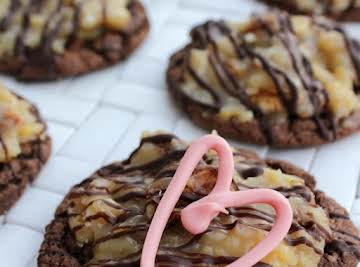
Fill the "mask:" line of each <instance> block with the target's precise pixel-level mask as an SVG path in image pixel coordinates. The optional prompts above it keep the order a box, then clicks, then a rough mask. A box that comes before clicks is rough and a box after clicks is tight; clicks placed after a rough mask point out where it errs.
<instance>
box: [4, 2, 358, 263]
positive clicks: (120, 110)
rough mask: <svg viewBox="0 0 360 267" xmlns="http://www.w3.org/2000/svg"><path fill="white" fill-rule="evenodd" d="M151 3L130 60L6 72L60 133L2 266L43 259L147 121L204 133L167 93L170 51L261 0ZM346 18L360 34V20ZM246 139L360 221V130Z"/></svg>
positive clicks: (10, 230) (14, 217)
mask: <svg viewBox="0 0 360 267" xmlns="http://www.w3.org/2000/svg"><path fill="white" fill-rule="evenodd" d="M145 5H146V7H147V11H148V14H149V17H150V20H151V23H152V31H151V33H150V35H149V37H148V39H147V40H146V42H145V44H144V45H143V46H142V48H141V49H139V50H138V51H137V52H136V53H135V54H134V55H133V56H132V57H131V58H130V59H129V60H128V61H127V62H125V63H123V64H119V65H117V66H115V67H113V68H110V69H107V70H104V71H100V72H97V73H94V74H90V75H87V76H84V77H81V78H75V79H69V80H65V81H61V82H55V83H45V84H31V85H27V84H23V83H18V82H15V81H14V80H12V79H11V78H9V77H5V76H1V77H0V80H1V81H2V82H4V83H5V84H6V85H7V86H9V87H11V88H13V89H14V90H15V91H16V92H18V93H20V94H22V95H24V96H26V97H27V98H29V99H30V100H31V101H33V102H35V103H36V104H37V105H38V106H39V108H40V110H41V111H42V114H43V116H44V117H45V118H46V120H47V121H48V124H49V131H50V134H51V136H52V138H53V153H52V158H51V160H50V161H49V163H48V164H47V166H46V167H45V168H44V170H43V172H42V173H41V175H40V177H39V178H38V179H37V180H36V182H35V183H34V184H33V185H32V186H31V187H29V188H28V189H27V191H26V192H25V194H24V195H23V196H22V198H21V199H20V200H19V202H18V203H17V204H16V205H15V206H14V207H13V208H12V209H11V210H10V212H9V213H8V214H7V215H6V216H3V217H2V218H1V217H0V266H1V267H24V266H25V267H35V266H37V263H36V258H37V252H38V249H39V247H40V244H41V242H42V239H43V233H44V228H45V226H46V225H47V224H48V223H49V222H50V220H51V219H52V217H53V213H54V210H55V208H56V207H57V205H58V204H59V203H60V202H61V200H62V199H63V197H64V195H65V194H66V192H67V191H68V190H69V188H70V187H71V186H72V185H74V184H75V183H78V182H80V181H81V180H83V179H84V178H85V177H86V176H87V175H89V174H91V173H92V172H93V171H95V170H96V169H97V168H99V167H100V166H101V165H103V164H106V163H109V162H112V161H115V160H120V159H124V158H126V157H127V156H128V155H129V153H130V152H131V151H132V149H134V148H135V147H136V146H137V145H138V142H139V137H140V133H141V132H142V131H144V130H158V129H162V130H168V131H173V132H175V133H176V134H178V135H179V136H180V137H182V138H185V139H187V140H191V139H193V138H195V137H198V136H200V135H201V134H203V133H205V132H204V131H203V130H200V129H199V128H197V127H196V126H194V125H193V124H192V123H191V122H190V121H189V120H188V119H187V118H186V117H185V116H184V115H183V114H181V113H180V112H178V111H177V110H176V109H175V108H174V107H173V105H172V103H171V101H170V99H169V97H168V95H167V91H166V90H165V81H164V77H165V76H164V75H165V74H164V71H165V69H166V66H167V62H168V58H169V55H170V54H171V53H172V52H174V51H175V50H176V49H177V48H180V47H181V46H182V45H183V44H184V43H185V42H186V40H187V38H188V31H189V29H190V28H191V26H192V25H193V24H194V23H200V22H202V21H204V20H205V19H207V18H230V19H238V20H244V19H246V18H247V16H248V15H250V14H251V13H253V12H256V11H261V10H263V9H264V6H262V5H260V4H257V3H254V2H253V1H251V0H246V1H245V0H221V1H220V0H211V1H209V0H197V1H195V0H147V1H145ZM346 27H347V28H348V29H349V30H350V31H351V33H352V34H353V35H355V36H356V35H357V36H359V37H360V25H359V26H358V25H356V24H352V25H346ZM237 144H238V143H237ZM240 145H241V144H240ZM246 146H247V147H252V148H255V149H256V150H257V151H258V152H259V153H260V154H261V155H262V156H269V157H275V158H280V159H285V160H289V161H291V162H293V163H295V164H297V165H299V166H301V167H303V168H305V169H306V170H309V171H310V172H311V173H313V174H314V175H315V176H316V178H317V181H318V186H319V187H320V188H321V189H322V190H324V191H326V193H328V194H329V195H330V196H332V197H334V198H335V199H336V200H337V201H338V202H339V203H341V204H342V205H343V206H344V207H346V208H347V209H348V210H349V212H351V215H352V219H353V220H354V221H355V222H356V224H357V225H358V226H360V199H358V197H359V196H360V195H359V192H360V190H359V186H358V180H359V174H360V134H356V135H353V136H352V137H350V138H348V139H345V140H343V141H340V142H337V143H336V144H331V145H326V146H322V147H320V148H311V149H304V150H293V151H278V150H273V149H269V148H266V147H254V146H249V145H246Z"/></svg>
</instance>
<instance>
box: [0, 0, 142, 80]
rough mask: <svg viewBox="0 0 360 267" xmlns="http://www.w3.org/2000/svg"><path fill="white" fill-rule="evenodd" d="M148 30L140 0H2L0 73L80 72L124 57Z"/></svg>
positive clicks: (33, 76) (46, 76) (49, 75)
mask: <svg viewBox="0 0 360 267" xmlns="http://www.w3.org/2000/svg"><path fill="white" fill-rule="evenodd" d="M148 31H149V23H148V20H147V17H146V14H145V10H144V7H143V6H142V4H141V3H140V2H139V1H138V0H45V1H32V0H3V1H1V3H0V71H1V72H5V73H10V74H12V75H14V76H16V77H17V78H19V79H22V80H53V79H58V78H63V77H66V76H76V75H81V74H84V73H87V72H90V71H94V70H97V69H101V68H104V67H106V66H109V65H112V64H115V63H117V62H119V61H121V60H123V59H125V58H126V57H127V56H128V55H129V54H130V53H131V52H133V51H134V50H135V49H136V48H137V47H138V46H139V45H140V44H141V43H142V41H143V40H144V38H145V36H146V35H147V33H148Z"/></svg>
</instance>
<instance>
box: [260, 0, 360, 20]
mask: <svg viewBox="0 0 360 267" xmlns="http://www.w3.org/2000/svg"><path fill="white" fill-rule="evenodd" d="M262 1H263V2H266V3H268V4H270V5H274V6H277V7H280V8H284V9H286V10H287V11H288V12H290V13H293V14H308V15H325V16H328V17H330V18H333V19H337V20H343V21H359V20H360V1H359V0H330V1H328V0H310V1H306V0H262Z"/></svg>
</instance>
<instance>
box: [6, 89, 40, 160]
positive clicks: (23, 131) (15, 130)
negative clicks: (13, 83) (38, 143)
mask: <svg viewBox="0 0 360 267" xmlns="http://www.w3.org/2000/svg"><path fill="white" fill-rule="evenodd" d="M44 128H45V126H44V124H43V123H41V122H40V121H39V118H38V117H37V114H35V113H34V111H33V107H32V106H31V105H30V104H29V103H28V102H26V101H25V100H23V99H20V98H18V97H17V96H15V95H14V94H12V93H11V92H9V91H8V90H7V89H6V88H5V87H3V86H1V85H0V132H1V136H0V140H1V142H0V144H1V145H0V162H7V161H9V160H11V159H13V158H15V157H16V156H18V155H19V154H21V144H23V143H27V142H30V141H34V140H36V139H37V138H40V137H41V136H42V134H43V132H44Z"/></svg>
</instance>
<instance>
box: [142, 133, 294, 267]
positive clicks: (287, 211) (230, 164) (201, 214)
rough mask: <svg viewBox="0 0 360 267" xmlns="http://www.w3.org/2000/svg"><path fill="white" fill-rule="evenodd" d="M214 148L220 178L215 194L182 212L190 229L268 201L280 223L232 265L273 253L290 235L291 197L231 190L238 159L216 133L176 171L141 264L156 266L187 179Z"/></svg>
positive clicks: (242, 265) (191, 149)
mask: <svg viewBox="0 0 360 267" xmlns="http://www.w3.org/2000/svg"><path fill="white" fill-rule="evenodd" d="M209 149H214V150H215V151H216V152H217V153H218V156H219V159H220V162H219V171H218V178H217V182H216V185H215V187H214V189H213V190H212V191H211V193H210V194H209V195H208V196H206V197H204V198H202V199H200V200H198V201H196V202H193V203H191V204H190V205H188V206H187V207H186V208H184V209H183V210H182V211H181V221H182V224H183V226H184V227H185V229H186V230H187V231H189V232H190V233H192V234H194V235H196V234H201V233H203V232H205V231H206V230H207V228H208V226H209V224H210V223H211V221H212V220H213V219H214V218H215V217H216V216H217V215H218V214H219V213H220V212H222V213H227V210H226V208H230V207H241V206H244V205H249V204H255V203H264V204H269V205H271V206H272V207H273V208H274V209H275V211H276V222H275V223H274V226H273V227H272V229H271V231H270V232H269V234H268V236H267V237H266V238H265V239H264V240H263V241H261V242H260V243H259V244H257V245H256V246H255V247H254V248H253V249H252V250H250V251H249V252H248V253H247V254H245V255H244V256H242V257H241V258H240V259H238V260H236V261H235V262H233V263H231V264H230V265H228V267H249V266H252V265H254V264H256V263H257V262H259V261H260V260H261V259H262V258H264V257H265V256H266V255H267V254H269V253H270V252H271V251H272V250H273V249H274V248H275V247H276V246H277V245H278V244H279V243H280V242H281V241H282V240H283V238H284V237H285V236H286V234H287V232H288V231H289V229H290V226H291V223H292V210H291V206H290V204H289V202H288V200H287V199H286V198H285V197H284V196H283V195H282V194H280V193H278V192H277V191H275V190H271V189H251V190H245V191H236V192H234V191H230V186H231V182H232V177H233V174H234V160H233V154H232V151H231V148H230V146H229V145H228V144H227V142H226V141H225V140H224V139H223V138H221V137H219V136H216V135H206V136H204V137H202V138H200V139H199V140H197V141H195V142H194V143H193V144H192V145H191V146H190V147H189V148H188V150H187V151H186V153H185V155H184V157H183V159H182V160H181V162H180V165H179V167H178V169H177V170H176V173H175V175H174V177H173V179H172V180H171V182H170V184H169V186H168V188H167V190H166V192H165V194H164V196H163V197H162V199H161V201H160V203H159V205H158V207H157V209H156V212H155V214H154V217H153V219H152V222H151V225H150V228H149V230H148V233H147V236H146V239H145V242H144V247H143V251H142V255H141V267H154V266H155V259H156V253H157V250H158V248H159V244H160V239H161V236H162V234H163V232H164V229H165V227H166V224H167V221H168V219H169V217H170V215H171V213H172V211H173V209H174V207H175V205H176V203H177V202H178V200H179V198H180V196H181V194H182V192H183V190H184V188H185V187H186V184H187V181H188V179H189V177H190V176H191V174H192V172H193V171H194V169H195V168H196V166H197V164H198V162H199V161H200V160H201V158H202V156H203V155H204V154H205V153H206V152H207V151H208V150H209Z"/></svg>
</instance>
